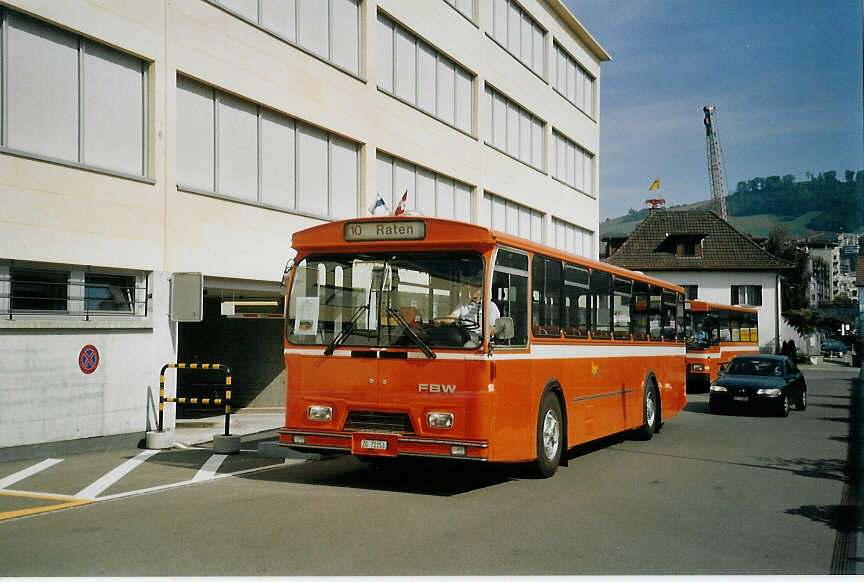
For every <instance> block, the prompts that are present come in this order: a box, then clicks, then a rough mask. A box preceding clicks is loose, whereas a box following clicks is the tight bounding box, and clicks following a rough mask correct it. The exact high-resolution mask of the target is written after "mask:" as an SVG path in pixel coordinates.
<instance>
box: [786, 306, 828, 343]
mask: <svg viewBox="0 0 864 582" xmlns="http://www.w3.org/2000/svg"><path fill="white" fill-rule="evenodd" d="M783 319H785V320H786V322H787V323H789V325H791V326H792V329H794V330H795V331H797V332H798V334H799V335H802V336H805V337H806V336H808V335H811V334H813V333H815V332H816V330H817V329H818V328H819V327H820V326H821V325H822V311H820V310H819V309H791V310H789V311H784V312H783Z"/></svg>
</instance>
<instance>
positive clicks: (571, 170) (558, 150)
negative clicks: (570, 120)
mask: <svg viewBox="0 0 864 582" xmlns="http://www.w3.org/2000/svg"><path fill="white" fill-rule="evenodd" d="M552 146H553V147H552V151H553V152H555V156H554V157H553V160H552V177H553V178H554V179H556V180H558V181H560V182H563V183H565V184H567V185H568V186H570V187H572V188H575V189H576V190H579V191H580V192H584V193H586V194H588V195H589V196H593V194H594V169H593V167H594V155H593V154H592V153H590V152H589V151H588V150H586V149H584V148H583V147H581V146H580V145H578V144H577V143H575V142H574V141H572V140H570V139H569V138H568V137H566V136H565V135H564V134H562V133H560V132H559V131H557V130H553V131H552Z"/></svg>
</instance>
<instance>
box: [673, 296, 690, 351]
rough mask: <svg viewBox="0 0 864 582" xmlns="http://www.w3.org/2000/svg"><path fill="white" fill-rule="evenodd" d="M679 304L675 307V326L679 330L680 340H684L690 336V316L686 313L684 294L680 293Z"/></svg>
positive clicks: (678, 336)
mask: <svg viewBox="0 0 864 582" xmlns="http://www.w3.org/2000/svg"><path fill="white" fill-rule="evenodd" d="M677 298H678V304H677V305H676V307H675V328H676V329H677V330H678V335H677V338H678V341H679V342H683V341H684V338H686V337H689V336H690V330H689V324H690V322H689V318H688V317H686V316H685V315H684V306H685V305H686V303H685V301H684V295H682V294H681V293H678V295H677Z"/></svg>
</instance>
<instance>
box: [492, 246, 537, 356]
mask: <svg viewBox="0 0 864 582" xmlns="http://www.w3.org/2000/svg"><path fill="white" fill-rule="evenodd" d="M492 301H493V302H494V303H495V305H497V306H498V311H500V312H501V317H509V318H511V319H513V332H514V333H513V338H512V339H509V340H501V339H497V338H493V341H494V343H495V344H496V345H503V346H524V345H527V344H528V257H527V256H526V255H523V254H519V253H514V252H511V251H507V250H504V249H498V258H497V260H496V261H495V270H494V271H493V273H492ZM492 323H493V324H494V322H492Z"/></svg>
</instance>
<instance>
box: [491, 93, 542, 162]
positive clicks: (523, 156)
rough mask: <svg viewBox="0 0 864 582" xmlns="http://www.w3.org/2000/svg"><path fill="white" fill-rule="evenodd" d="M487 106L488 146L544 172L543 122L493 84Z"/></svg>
mask: <svg viewBox="0 0 864 582" xmlns="http://www.w3.org/2000/svg"><path fill="white" fill-rule="evenodd" d="M484 107H485V111H486V114H485V131H484V139H485V142H486V144H487V145H490V146H492V147H494V148H495V149H497V150H500V151H502V152H504V153H506V154H508V155H510V156H513V157H514V158H516V159H517V160H520V161H522V162H525V163H526V164H528V165H529V166H532V167H534V168H536V169H538V170H540V171H543V165H544V160H543V149H544V148H543V143H544V141H545V140H544V136H543V131H544V127H543V126H544V123H543V121H542V120H541V119H540V118H538V117H536V116H535V115H533V114H532V113H531V112H530V111H528V110H527V109H524V108H522V107H520V106H519V105H517V104H516V103H514V102H513V101H511V100H510V99H508V98H507V97H505V96H504V95H503V94H502V93H500V92H499V91H497V90H495V89H494V88H492V87H491V86H489V85H486V91H485V95H484Z"/></svg>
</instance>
